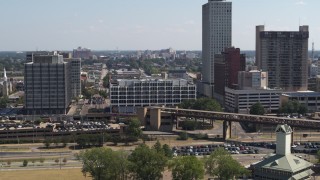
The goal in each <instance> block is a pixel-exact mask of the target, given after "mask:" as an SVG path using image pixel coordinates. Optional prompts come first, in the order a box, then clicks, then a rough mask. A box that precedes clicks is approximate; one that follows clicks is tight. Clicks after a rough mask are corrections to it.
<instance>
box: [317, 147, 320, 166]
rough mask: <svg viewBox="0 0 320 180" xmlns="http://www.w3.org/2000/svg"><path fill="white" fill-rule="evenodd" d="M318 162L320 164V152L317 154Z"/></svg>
mask: <svg viewBox="0 0 320 180" xmlns="http://www.w3.org/2000/svg"><path fill="white" fill-rule="evenodd" d="M317 158H318V162H319V163H320V150H319V151H318V152H317Z"/></svg>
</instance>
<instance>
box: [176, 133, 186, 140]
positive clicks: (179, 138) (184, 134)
mask: <svg viewBox="0 0 320 180" xmlns="http://www.w3.org/2000/svg"><path fill="white" fill-rule="evenodd" d="M177 139H178V140H188V134H187V133H186V132H185V131H183V132H180V133H179V137H178V138H177Z"/></svg>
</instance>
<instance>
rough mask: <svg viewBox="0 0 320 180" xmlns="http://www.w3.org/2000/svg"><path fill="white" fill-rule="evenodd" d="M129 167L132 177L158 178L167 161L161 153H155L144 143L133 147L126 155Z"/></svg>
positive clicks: (142, 178)
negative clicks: (130, 152)
mask: <svg viewBox="0 0 320 180" xmlns="http://www.w3.org/2000/svg"><path fill="white" fill-rule="evenodd" d="M128 160H129V161H130V164H129V169H130V172H131V173H132V175H133V177H134V179H137V180H159V179H161V178H162V172H163V171H164V168H165V166H166V163H167V158H166V157H165V155H164V154H163V153H157V151H156V150H154V149H150V148H149V147H148V146H146V145H145V144H142V145H140V146H138V147H137V148H135V150H134V151H133V152H132V154H130V156H129V157H128Z"/></svg>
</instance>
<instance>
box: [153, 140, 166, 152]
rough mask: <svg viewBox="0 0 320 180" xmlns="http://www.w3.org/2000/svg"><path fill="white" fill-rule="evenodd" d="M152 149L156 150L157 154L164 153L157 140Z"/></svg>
mask: <svg viewBox="0 0 320 180" xmlns="http://www.w3.org/2000/svg"><path fill="white" fill-rule="evenodd" d="M152 149H154V150H156V151H157V153H164V151H163V149H162V146H161V143H160V142H159V140H157V142H156V143H155V144H154V145H153V146H152Z"/></svg>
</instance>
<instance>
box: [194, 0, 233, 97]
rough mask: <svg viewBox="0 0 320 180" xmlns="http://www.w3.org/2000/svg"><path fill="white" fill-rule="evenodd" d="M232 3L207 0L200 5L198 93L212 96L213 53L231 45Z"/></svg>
mask: <svg viewBox="0 0 320 180" xmlns="http://www.w3.org/2000/svg"><path fill="white" fill-rule="evenodd" d="M231 33H232V3H231V2H227V1H225V0H209V1H208V3H207V4H204V5H203V6H202V85H203V87H202V88H201V89H200V91H202V92H200V93H202V94H204V95H206V96H208V97H212V94H213V86H214V55H215V54H220V53H221V52H222V51H223V50H224V48H225V47H231V44H232V42H231V39H232V38H231Z"/></svg>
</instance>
